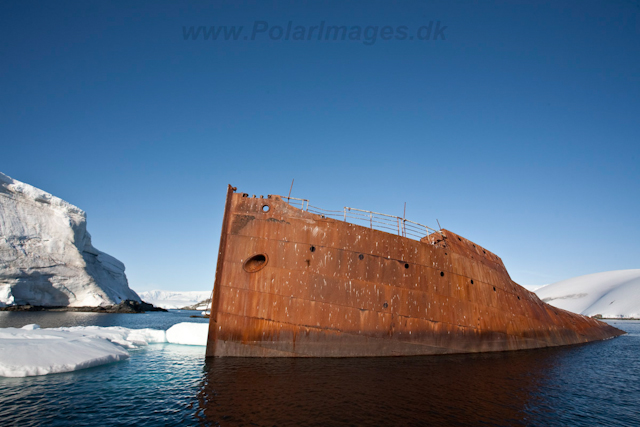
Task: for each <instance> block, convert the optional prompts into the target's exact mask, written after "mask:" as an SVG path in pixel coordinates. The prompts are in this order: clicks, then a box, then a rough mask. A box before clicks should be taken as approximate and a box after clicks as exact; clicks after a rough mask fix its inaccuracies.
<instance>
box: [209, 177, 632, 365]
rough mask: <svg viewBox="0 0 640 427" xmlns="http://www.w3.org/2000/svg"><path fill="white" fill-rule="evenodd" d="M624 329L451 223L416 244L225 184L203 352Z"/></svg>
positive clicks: (461, 348)
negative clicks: (540, 289)
mask: <svg viewBox="0 0 640 427" xmlns="http://www.w3.org/2000/svg"><path fill="white" fill-rule="evenodd" d="M265 206H268V211H266V212H265V210H264V207H265ZM255 255H257V257H255V258H252V257H254V256H255ZM621 334H623V332H622V331H620V330H618V329H616V328H614V327H612V326H610V325H608V324H606V323H603V322H600V321H598V320H595V319H591V318H588V317H585V316H581V315H578V314H574V313H570V312H568V311H565V310H561V309H559V308H555V307H552V306H550V305H548V304H545V303H543V302H542V301H540V299H538V297H537V296H536V295H535V294H534V293H532V292H529V291H527V290H526V289H524V288H523V287H521V286H519V285H518V284H516V283H515V282H514V281H512V280H511V278H510V277H509V274H508V273H507V270H506V268H505V267H504V265H503V263H502V260H501V259H500V258H499V257H498V256H496V255H495V254H493V253H492V252H490V251H488V250H486V249H484V248H482V247H480V246H479V245H477V244H475V243H473V242H471V241H469V240H467V239H465V238H463V237H461V236H458V235H457V234H455V233H452V232H451V231H448V230H442V232H441V234H438V233H435V234H431V235H429V236H427V237H425V238H423V239H422V240H421V241H417V240H412V239H409V238H406V237H402V236H398V235H394V234H390V233H385V232H382V231H378V230H375V229H371V228H367V227H362V226H358V225H354V224H351V223H348V222H344V221H339V220H335V219H330V218H324V217H323V216H321V215H315V214H312V213H309V212H306V211H303V210H300V209H297V208H295V207H293V206H290V205H289V204H287V203H286V202H284V201H283V200H282V198H281V197H280V196H268V198H262V197H260V198H257V197H255V196H254V197H249V196H248V195H247V194H242V193H235V188H232V187H231V186H229V189H228V193H227V202H226V206H225V213H224V219H223V225H222V233H221V237H220V252H219V256H218V265H217V271H216V279H215V284H214V294H213V302H212V307H211V317H210V321H209V339H208V344H207V356H248V357H359V356H398V355H425V354H445V353H472V352H483V351H504V350H519V349H530V348H538V347H549V346H558V345H566V344H577V343H583V342H588V341H594V340H602V339H606V338H611V337H614V336H618V335H621Z"/></svg>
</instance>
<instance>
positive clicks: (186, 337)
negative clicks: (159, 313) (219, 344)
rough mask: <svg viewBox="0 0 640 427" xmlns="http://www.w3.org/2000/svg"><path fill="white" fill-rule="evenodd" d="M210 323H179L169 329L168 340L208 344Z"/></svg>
mask: <svg viewBox="0 0 640 427" xmlns="http://www.w3.org/2000/svg"><path fill="white" fill-rule="evenodd" d="M208 332H209V324H208V323H178V324H177V325H173V326H172V327H170V328H169V329H168V330H167V342H170V343H173V344H183V345H207V334H208Z"/></svg>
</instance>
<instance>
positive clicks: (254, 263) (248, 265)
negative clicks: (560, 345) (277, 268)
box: [242, 254, 269, 273]
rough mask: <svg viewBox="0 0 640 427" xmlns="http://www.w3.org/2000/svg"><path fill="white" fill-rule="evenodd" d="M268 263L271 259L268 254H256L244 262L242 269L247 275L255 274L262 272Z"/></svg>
mask: <svg viewBox="0 0 640 427" xmlns="http://www.w3.org/2000/svg"><path fill="white" fill-rule="evenodd" d="M268 261H269V258H268V257H267V255H266V254H255V255H253V256H252V257H251V258H249V259H247V260H246V261H245V262H244V264H243V266H242V268H244V271H246V272H247V273H255V272H256V271H260V270H262V269H263V268H264V266H265V265H267V262H268Z"/></svg>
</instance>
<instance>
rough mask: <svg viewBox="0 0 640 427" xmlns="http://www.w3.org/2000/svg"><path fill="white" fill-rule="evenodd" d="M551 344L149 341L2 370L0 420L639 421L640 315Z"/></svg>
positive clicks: (159, 317)
mask: <svg viewBox="0 0 640 427" xmlns="http://www.w3.org/2000/svg"><path fill="white" fill-rule="evenodd" d="M193 314H195V313H194V312H185V311H171V312H169V313H148V314H96V313H43V312H38V313H29V312H24V313H8V312H2V313H0V327H21V326H24V325H25V324H29V323H37V324H39V325H41V326H42V327H59V326H87V325H97V326H124V327H127V328H155V329H164V330H166V329H168V328H169V327H170V326H172V325H174V324H176V323H180V322H184V321H193V322H206V320H205V319H197V318H191V317H189V316H190V315H193ZM610 323H612V324H613V325H614V326H616V327H618V328H620V329H623V330H625V331H627V332H628V334H627V335H624V336H622V337H619V338H616V339H612V340H607V341H601V342H596V343H589V344H585V345H578V346H569V347H561V348H553V349H541V350H531V351H516V352H504V353H485V354H476V355H454V356H425V357H397V358H365V359H243V358H239V359H232V358H225V359H213V360H208V361H205V359H204V347H198V346H184V345H175V344H152V345H149V346H146V347H142V348H140V349H137V350H130V353H131V357H130V358H129V359H127V360H125V361H122V362H118V363H113V364H109V365H104V366H100V367H96V368H91V369H85V370H81V371H76V372H72V373H66V374H55V375H46V376H40V377H27V378H0V425H20V426H29V425H53V426H58V425H59V426H63V425H64V426H67V425H136V426H164V425H166V426H172V425H194V426H197V425H223V426H224V425H229V426H237V425H238V426H239V425H243V426H250V425H264V426H273V425H278V426H280V425H296V426H297V425H308V426H330V425H344V426H347V425H356V426H357V425H382V426H392V425H393V426H395V425H416V426H417V425H527V426H529V425H540V426H550V425H551V426H555V425H557V426H560V425H572V426H594V425H600V426H609V425H611V426H638V425H640V416H639V415H638V411H639V408H640V322H637V321H613V322H610Z"/></svg>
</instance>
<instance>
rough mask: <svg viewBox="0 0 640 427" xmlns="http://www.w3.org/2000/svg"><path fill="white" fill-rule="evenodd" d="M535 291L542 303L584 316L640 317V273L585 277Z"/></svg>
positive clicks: (627, 271) (616, 272) (625, 272)
mask: <svg viewBox="0 0 640 427" xmlns="http://www.w3.org/2000/svg"><path fill="white" fill-rule="evenodd" d="M535 292H536V294H537V295H538V297H539V298H540V299H541V300H542V301H544V302H547V303H549V304H551V305H554V306H556V307H559V308H562V309H565V310H569V311H573V312H574V313H580V314H584V315H586V316H594V315H597V314H600V315H602V317H610V318H611V317H618V318H640V270H617V271H607V272H604V273H595V274H588V275H586V276H580V277H574V278H572V279H567V280H563V281H561V282H556V283H552V284H550V285H547V286H544V287H542V288H540V289H537V290H536V291H535Z"/></svg>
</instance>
